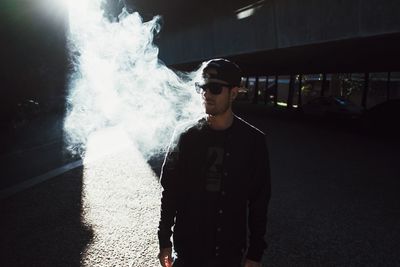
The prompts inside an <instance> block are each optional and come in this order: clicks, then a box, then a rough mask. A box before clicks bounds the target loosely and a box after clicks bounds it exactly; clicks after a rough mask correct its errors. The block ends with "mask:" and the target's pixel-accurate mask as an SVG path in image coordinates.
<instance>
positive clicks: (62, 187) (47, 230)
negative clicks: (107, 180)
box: [0, 167, 93, 266]
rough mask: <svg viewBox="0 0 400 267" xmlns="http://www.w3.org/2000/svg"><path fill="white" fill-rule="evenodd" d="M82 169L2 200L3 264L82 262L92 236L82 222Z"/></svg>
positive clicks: (0, 256)
mask: <svg viewBox="0 0 400 267" xmlns="http://www.w3.org/2000/svg"><path fill="white" fill-rule="evenodd" d="M82 171H83V168H82V167H79V168H76V169H74V170H72V171H69V172H67V173H65V174H63V175H61V176H58V177H56V178H53V179H51V180H48V181H46V182H44V183H42V184H39V185H37V186H35V187H33V188H30V189H28V190H26V191H23V192H21V193H18V194H16V195H14V196H12V197H10V198H8V199H5V200H4V199H3V200H1V206H0V214H1V218H2V219H1V227H0V232H1V233H0V235H1V241H0V265H1V266H80V261H81V257H82V255H83V254H84V252H85V248H86V246H87V245H88V244H89V243H90V242H91V241H92V239H93V231H92V229H91V227H90V226H89V225H86V224H85V223H84V222H82Z"/></svg>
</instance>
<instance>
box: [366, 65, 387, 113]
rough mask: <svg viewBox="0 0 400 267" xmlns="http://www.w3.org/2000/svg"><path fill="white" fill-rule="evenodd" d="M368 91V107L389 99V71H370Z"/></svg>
mask: <svg viewBox="0 0 400 267" xmlns="http://www.w3.org/2000/svg"><path fill="white" fill-rule="evenodd" d="M367 93H368V95H367V106H366V108H367V109H368V108H371V107H373V106H376V105H377V104H380V103H382V102H385V101H386V100H387V99H388V73H387V72H374V73H370V74H369V84H368V92H367Z"/></svg>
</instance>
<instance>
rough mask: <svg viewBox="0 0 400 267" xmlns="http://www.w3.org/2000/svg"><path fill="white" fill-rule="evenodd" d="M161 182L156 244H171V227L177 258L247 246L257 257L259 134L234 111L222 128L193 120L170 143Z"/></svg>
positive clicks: (264, 176)
mask: <svg viewBox="0 0 400 267" xmlns="http://www.w3.org/2000/svg"><path fill="white" fill-rule="evenodd" d="M161 185H162V187H163V193H162V199H161V219H160V224H159V231H158V237H159V242H160V247H161V248H166V247H171V246H172V243H171V241H170V238H171V235H172V226H174V232H173V240H174V248H175V251H176V252H177V254H178V257H183V258H192V257H199V255H198V253H199V252H200V253H202V254H203V253H205V254H206V256H207V257H208V258H210V257H211V258H212V257H221V258H231V257H232V256H237V257H239V258H240V257H241V256H242V255H243V253H244V251H245V250H246V249H247V254H246V257H247V258H248V259H251V260H255V261H260V260H261V257H262V254H263V251H264V249H265V248H266V242H265V241H264V235H265V232H266V223H267V208H268V202H269V199H270V191H271V186H270V171H269V160H268V152H267V147H266V143H265V135H264V133H262V132H261V131H260V130H258V129H256V128H255V127H253V126H251V125H250V124H248V123H247V122H245V121H243V120H242V119H240V118H238V117H236V116H235V118H234V121H233V123H232V125H231V127H229V128H228V129H227V130H223V131H215V130H212V129H211V128H210V127H209V126H208V125H207V123H206V122H205V120H201V121H199V122H198V123H197V124H196V125H194V126H192V127H189V128H187V129H186V130H185V131H183V133H182V134H181V135H180V136H179V137H177V138H176V141H175V142H173V143H172V145H171V146H170V148H169V151H168V153H167V156H166V158H165V160H164V164H163V168H162V173H161ZM247 230H249V231H247ZM247 234H248V235H247ZM247 237H248V239H247Z"/></svg>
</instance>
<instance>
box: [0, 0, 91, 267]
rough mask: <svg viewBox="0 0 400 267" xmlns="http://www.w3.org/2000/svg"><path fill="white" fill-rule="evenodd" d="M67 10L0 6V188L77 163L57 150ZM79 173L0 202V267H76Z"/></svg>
mask: <svg viewBox="0 0 400 267" xmlns="http://www.w3.org/2000/svg"><path fill="white" fill-rule="evenodd" d="M66 12H67V11H66V10H65V9H64V8H63V7H62V5H61V4H60V2H59V1H47V0H38V1H25V0H5V1H1V4H0V25H1V26H0V30H1V32H0V33H1V34H0V35H1V40H2V41H1V42H0V55H1V58H2V60H1V61H0V69H1V75H0V78H1V79H0V88H1V90H0V127H1V131H0V170H1V173H0V190H3V189H5V188H9V187H11V186H13V185H16V184H19V183H21V182H23V181H26V180H29V179H30V178H33V177H36V176H38V175H43V174H45V173H47V172H49V171H50V170H54V169H56V168H59V167H61V166H63V165H65V164H66V163H68V162H71V161H74V160H76V159H75V158H73V157H72V156H71V155H70V154H69V153H67V152H66V151H65V149H64V144H63V120H64V116H65V107H66V100H65V97H66V94H67V82H68V81H67V79H68V77H67V73H68V68H69V63H68V52H67V37H66V32H67V30H68V26H67V25H68V23H67V13H66ZM82 172H83V169H82V167H81V168H76V169H74V170H72V171H69V172H67V173H64V174H63V175H60V176H58V177H55V178H51V179H50V180H48V181H46V182H43V183H41V184H38V185H36V186H34V187H31V188H28V189H26V190H24V191H22V192H20V193H18V194H15V195H13V196H11V197H8V198H6V199H0V216H1V220H0V221H1V227H0V232H1V233H0V236H1V239H0V266H80V261H81V257H82V255H83V253H84V252H85V248H86V246H87V245H88V244H89V243H90V242H91V240H92V238H93V231H92V229H91V228H90V226H87V225H85V224H84V223H83V222H82V179H83V173H82Z"/></svg>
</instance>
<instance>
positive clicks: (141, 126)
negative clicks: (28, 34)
mask: <svg viewBox="0 0 400 267" xmlns="http://www.w3.org/2000/svg"><path fill="white" fill-rule="evenodd" d="M101 2H102V1H101V0H83V1H82V0H81V1H77V0H73V1H66V0H65V3H66V4H67V6H68V8H69V23H70V24H69V31H70V32H69V50H70V55H71V62H72V73H71V75H70V88H69V96H68V99H67V104H68V112H67V117H66V119H65V123H64V129H65V133H66V137H67V143H68V148H69V149H71V150H72V151H75V152H78V153H81V154H84V152H85V149H86V143H87V141H88V137H89V136H90V135H91V134H92V133H94V132H96V131H99V130H101V129H106V128H110V127H118V128H119V129H122V130H123V131H125V132H126V134H127V135H128V136H129V138H130V140H131V142H132V143H133V144H135V145H136V146H137V147H138V149H139V150H140V151H141V152H142V153H143V155H144V156H145V157H147V158H148V157H151V156H152V155H154V154H155V153H158V152H159V151H161V150H163V149H164V148H165V147H166V146H167V144H168V142H169V139H170V137H171V134H172V132H173V129H174V127H175V126H176V125H177V123H178V122H183V121H186V120H193V119H196V118H198V117H200V116H202V114H203V113H202V112H203V111H202V106H201V97H200V96H199V95H198V94H196V92H195V90H194V82H195V81H196V80H198V79H199V78H200V75H199V73H200V72H199V71H197V72H193V73H189V74H181V75H180V76H178V75H177V74H176V73H174V72H173V71H171V70H170V69H168V68H167V67H166V66H165V65H164V64H162V63H161V62H160V61H159V59H158V48H157V47H156V46H155V45H154V44H153V38H154V35H155V34H157V33H158V32H159V31H160V25H159V23H158V21H159V17H154V18H153V19H152V20H151V21H148V22H143V21H142V18H141V17H140V15H139V14H138V13H132V14H129V13H128V12H127V11H126V10H124V11H123V12H122V13H121V14H120V15H119V22H110V21H109V20H107V19H106V18H105V17H104V16H103V10H102V9H101Z"/></svg>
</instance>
